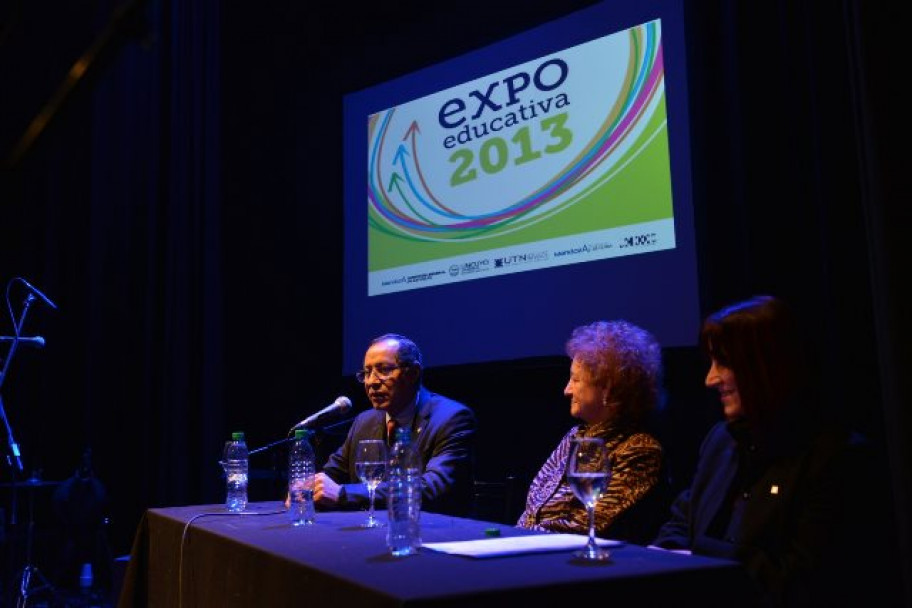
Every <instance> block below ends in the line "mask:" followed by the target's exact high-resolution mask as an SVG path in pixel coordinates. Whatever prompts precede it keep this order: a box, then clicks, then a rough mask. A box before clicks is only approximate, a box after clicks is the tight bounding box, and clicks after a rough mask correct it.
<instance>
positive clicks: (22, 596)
mask: <svg viewBox="0 0 912 608" xmlns="http://www.w3.org/2000/svg"><path fill="white" fill-rule="evenodd" d="M34 301H35V296H34V295H32V293H31V292H29V294H28V295H27V296H26V297H25V301H24V302H23V304H22V313H21V314H20V315H19V320H18V321H16V320H15V319H14V320H13V324H14V329H15V330H16V331H15V332H14V333H13V341H12V343H11V344H10V347H9V350H8V351H7V353H6V360H5V361H4V362H3V371H0V390H2V389H3V383H4V381H5V380H6V377H7V376H8V375H9V367H10V362H11V361H12V360H13V355H14V354H16V347H18V346H19V334H20V333H21V331H22V327H23V326H24V325H25V317H26V316H27V315H28V311H29V308H30V307H31V305H32V302H34ZM0 418H2V419H3V425H4V427H5V428H6V441H7V445H8V446H9V454H7V457H6V461H7V464H8V465H9V466H10V468H11V469H12V472H13V477H12V483H11V484H10V487H11V513H10V525H11V526H18V521H17V511H18V510H19V507H18V502H19V499H18V488H19V475H20V474H21V473H22V472H23V470H24V469H23V466H22V453H21V452H20V450H19V444H18V443H16V439H15V437H13V428H12V426H11V425H10V423H9V418H8V417H7V415H6V410H5V409H4V407H3V396H2V394H0ZM34 492H35V488H34V487H31V488H30V492H29V521H28V525H27V527H26V532H25V565H24V566H23V567H22V576H21V577H20V579H19V592H18V594H17V596H16V607H17V608H20V607H21V608H25V607H26V606H27V605H28V601H29V593H30V592H31V591H41V590H44V589H50V590H51V591H52V592H53V591H54V588H53V586H52V585H51V584H50V582H49V581H48V580H47V579H46V578H45V577H44V575H43V574H41V571H39V570H38V568H37V567H35V566H33V565H32V541H33V537H34V528H35V517H34V500H35V497H34ZM33 576H34V577H36V578H38V579H39V580H40V581H41V586H40V587H37V588H34V589H31V590H30V589H29V588H30V587H31V583H32V577H33Z"/></svg>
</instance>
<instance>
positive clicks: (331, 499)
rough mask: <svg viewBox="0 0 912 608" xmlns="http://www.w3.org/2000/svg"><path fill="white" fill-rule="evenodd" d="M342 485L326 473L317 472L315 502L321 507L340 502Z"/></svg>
mask: <svg viewBox="0 0 912 608" xmlns="http://www.w3.org/2000/svg"><path fill="white" fill-rule="evenodd" d="M341 488H342V486H340V485H339V484H337V483H336V482H335V481H333V480H332V479H330V478H329V477H327V476H326V475H325V474H324V473H317V474H316V476H315V477H314V503H316V504H318V505H320V506H321V507H331V506H333V505H335V504H336V503H338V502H339V492H340V490H341Z"/></svg>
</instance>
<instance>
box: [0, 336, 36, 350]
mask: <svg viewBox="0 0 912 608" xmlns="http://www.w3.org/2000/svg"><path fill="white" fill-rule="evenodd" d="M15 339H16V338H15V337H14V336H0V342H12V341H13V340H15ZM19 344H28V345H30V346H35V347H37V348H44V338H43V337H41V336H28V337H25V338H23V337H20V338H19Z"/></svg>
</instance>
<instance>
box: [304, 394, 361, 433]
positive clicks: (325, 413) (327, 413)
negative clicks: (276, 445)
mask: <svg viewBox="0 0 912 608" xmlns="http://www.w3.org/2000/svg"><path fill="white" fill-rule="evenodd" d="M351 407H352V402H351V399H349V398H348V397H345V396H344V395H343V396H341V397H337V398H336V400H335V401H333V402H332V403H330V404H329V405H327V406H326V407H324V408H323V409H322V410H320V411H319V412H317V413H316V414H311V415H310V416H308V417H307V418H305V419H304V420H302V421H301V422H299V423H297V424H296V425H294V426H293V427H291V431H290V432H294V431H295V430H297V429H304V428H308V427H310V426H313V425H315V424H317V423H318V422H325V421H326V420H329V419H330V418H335V417H337V416H340V415H342V414H344V413H346V412H348V410H350V409H351Z"/></svg>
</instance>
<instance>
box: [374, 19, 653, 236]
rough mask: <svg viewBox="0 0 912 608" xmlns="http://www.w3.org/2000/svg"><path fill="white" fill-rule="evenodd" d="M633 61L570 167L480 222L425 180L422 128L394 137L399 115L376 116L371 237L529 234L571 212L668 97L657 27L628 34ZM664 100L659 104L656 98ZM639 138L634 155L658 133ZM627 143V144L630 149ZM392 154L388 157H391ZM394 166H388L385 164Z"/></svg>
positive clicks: (617, 163) (625, 156) (610, 174)
mask: <svg viewBox="0 0 912 608" xmlns="http://www.w3.org/2000/svg"><path fill="white" fill-rule="evenodd" d="M625 34H626V35H627V42H628V46H629V51H628V57H629V61H628V64H627V66H626V68H625V70H624V76H623V81H622V82H623V84H622V86H621V89H620V92H619V94H618V96H617V98H616V99H614V100H613V103H611V104H606V106H605V107H606V114H605V116H604V118H603V119H602V121H601V122H600V124H599V128H597V129H596V130H595V131H594V132H593V133H592V134H591V135H590V136H589V139H588V141H587V142H586V144H585V146H584V147H583V148H582V149H581V150H580V151H579V152H578V153H576V154H575V155H574V156H573V158H570V159H568V161H567V162H566V163H564V164H563V165H562V166H561V168H560V170H559V171H556V172H555V173H554V174H553V176H552V177H551V178H550V179H549V180H548V181H547V182H546V183H545V184H544V185H542V186H541V187H540V188H538V189H537V190H536V191H534V192H530V193H528V194H527V195H526V196H523V197H522V198H521V199H520V200H517V201H515V202H514V201H511V202H510V204H508V205H506V206H504V207H502V208H499V209H496V210H494V211H490V212H487V213H482V214H478V215H469V214H465V213H460V212H457V211H455V210H454V209H453V208H452V205H447V204H446V203H445V201H442V200H440V197H439V195H437V194H435V192H434V191H433V189H432V188H430V187H429V185H428V183H427V181H426V180H425V177H424V173H423V171H422V167H421V164H420V159H419V155H418V153H417V149H416V145H417V144H416V141H417V139H418V137H420V127H421V126H420V124H418V122H417V121H413V122H411V123H410V124H409V125H408V128H407V129H405V132H404V133H401V132H400V133H391V132H390V128H391V127H390V125H391V124H392V119H393V116H394V115H395V113H396V108H392V109H390V110H387V111H384V112H380V113H377V114H374V115H373V116H371V118H370V121H369V125H368V137H369V146H368V155H369V159H368V172H369V175H368V187H367V197H368V223H369V228H370V229H371V230H376V231H380V232H382V233H385V234H387V235H392V236H396V237H398V238H403V239H407V240H410V241H449V242H455V241H472V240H480V239H487V238H492V237H494V236H499V235H503V234H506V233H508V232H512V231H515V230H518V229H522V228H525V227H527V226H529V225H531V224H533V223H536V222H539V221H542V220H543V219H546V218H548V217H551V216H553V215H554V214H557V213H561V212H562V211H563V210H565V209H567V208H569V207H570V206H572V205H574V204H575V203H576V202H578V201H579V200H581V197H582V196H583V195H584V193H585V191H587V190H591V188H593V187H596V186H597V185H598V184H601V183H603V182H605V181H607V180H611V179H613V178H614V177H615V176H616V175H617V174H618V172H619V171H620V170H622V169H623V166H624V164H625V163H626V162H627V161H628V160H629V155H630V151H629V150H627V151H625V150H624V148H623V146H622V144H624V142H625V141H627V140H628V139H629V138H631V137H633V135H632V134H633V133H635V131H636V129H635V127H637V125H641V126H642V125H646V124H647V123H648V121H649V119H650V118H651V115H652V114H653V113H654V112H655V109H656V108H657V107H658V106H659V105H660V104H656V103H653V102H654V101H655V100H656V99H657V96H664V68H663V61H662V44H661V33H660V28H659V26H658V22H650V23H646V24H643V25H639V26H636V27H633V28H631V29H630V30H627V31H626V32H625ZM658 99H661V98H658ZM665 128H666V122H665V121H664V120H663V121H661V122H660V123H659V124H658V126H657V127H655V128H654V129H653V131H654V132H653V133H645V132H642V131H643V130H642V129H641V132H640V134H639V135H637V136H636V137H638V138H639V139H638V140H637V141H636V142H634V144H635V146H634V152H635V150H636V149H637V148H643V147H645V146H646V145H648V144H649V142H650V141H651V139H653V138H654V137H655V136H656V134H657V132H658V131H664V129H665ZM628 143H630V142H628ZM391 148H392V149H393V151H392V152H390V149H391ZM387 158H388V159H389V160H386V161H383V160H382V159H387Z"/></svg>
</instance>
